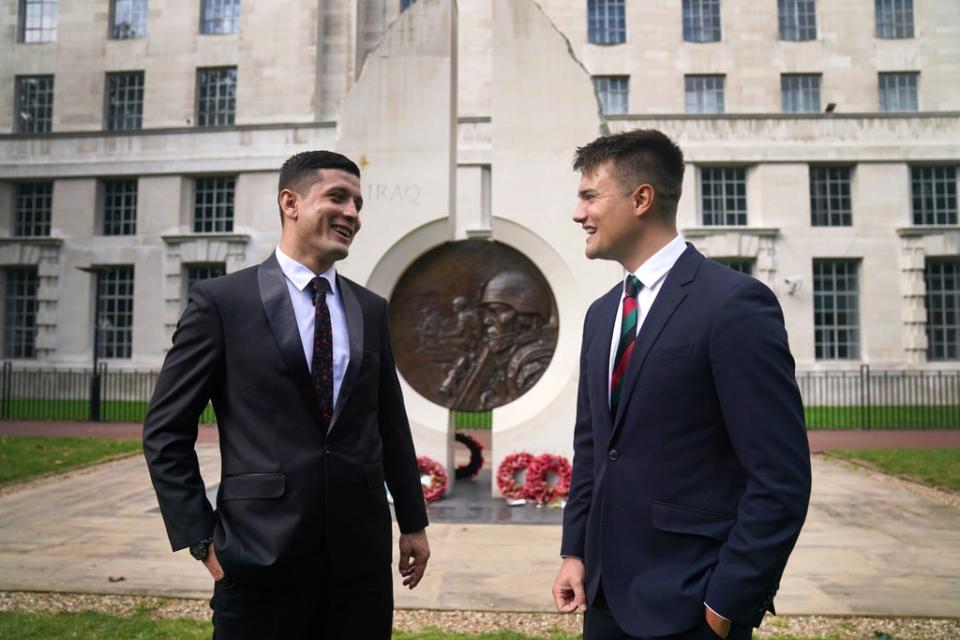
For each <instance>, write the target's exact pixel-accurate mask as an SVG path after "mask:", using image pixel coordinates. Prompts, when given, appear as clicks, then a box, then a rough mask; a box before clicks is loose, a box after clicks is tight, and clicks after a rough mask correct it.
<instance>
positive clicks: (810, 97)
mask: <svg viewBox="0 0 960 640" xmlns="http://www.w3.org/2000/svg"><path fill="white" fill-rule="evenodd" d="M780 93H781V97H782V101H783V111H784V112H785V113H817V112H819V111H820V74H818V73H817V74H812V73H810V74H807V73H785V74H783V75H781V76H780Z"/></svg>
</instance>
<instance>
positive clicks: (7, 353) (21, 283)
mask: <svg viewBox="0 0 960 640" xmlns="http://www.w3.org/2000/svg"><path fill="white" fill-rule="evenodd" d="M4 280H5V296H4V307H3V311H4V312H3V356H4V357H5V358H34V357H36V351H35V342H36V336H37V289H38V287H39V279H38V278H37V268H36V267H8V268H6V269H4Z"/></svg>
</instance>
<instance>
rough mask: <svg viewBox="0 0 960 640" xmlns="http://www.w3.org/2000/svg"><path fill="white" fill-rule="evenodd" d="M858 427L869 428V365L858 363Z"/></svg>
mask: <svg viewBox="0 0 960 640" xmlns="http://www.w3.org/2000/svg"><path fill="white" fill-rule="evenodd" d="M860 428H861V429H869V428H870V365H868V364H861V365H860Z"/></svg>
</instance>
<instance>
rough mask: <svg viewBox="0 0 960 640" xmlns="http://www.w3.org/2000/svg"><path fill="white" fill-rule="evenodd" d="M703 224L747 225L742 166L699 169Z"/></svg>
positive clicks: (744, 176) (745, 177) (743, 170)
mask: <svg viewBox="0 0 960 640" xmlns="http://www.w3.org/2000/svg"><path fill="white" fill-rule="evenodd" d="M700 193H701V197H702V201H701V206H702V209H703V224H704V225H706V226H713V225H735V226H742V225H746V224H747V171H746V169H744V168H742V167H729V168H721V167H711V168H703V169H701V170H700Z"/></svg>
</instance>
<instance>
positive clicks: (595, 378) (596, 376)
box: [588, 286, 622, 433]
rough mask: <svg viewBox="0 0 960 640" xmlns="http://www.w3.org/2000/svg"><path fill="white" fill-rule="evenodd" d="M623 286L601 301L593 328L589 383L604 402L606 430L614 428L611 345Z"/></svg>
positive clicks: (593, 396)
mask: <svg viewBox="0 0 960 640" xmlns="http://www.w3.org/2000/svg"><path fill="white" fill-rule="evenodd" d="M621 292H622V286H618V287H616V288H615V289H614V290H613V291H611V292H610V293H608V294H607V295H606V296H604V299H603V301H602V302H601V303H600V308H599V309H598V311H597V313H598V315H599V316H600V317H599V319H598V320H597V322H598V326H597V327H596V328H595V330H593V328H590V329H591V330H593V334H594V338H593V340H594V343H595V346H594V348H593V349H591V350H590V353H591V357H590V360H589V362H588V366H589V367H590V374H589V383H590V385H591V387H592V388H591V389H590V397H591V398H597V399H599V401H600V402H602V403H603V411H600V415H601V416H602V418H603V424H604V426H606V430H607V432H608V433H609V431H610V430H611V429H612V428H613V421H612V416H611V415H610V408H609V406H610V405H609V402H610V347H611V339H612V338H611V337H612V336H613V324H614V322H615V321H616V318H617V314H618V313H619V312H620V294H621ZM594 415H596V414H594Z"/></svg>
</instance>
